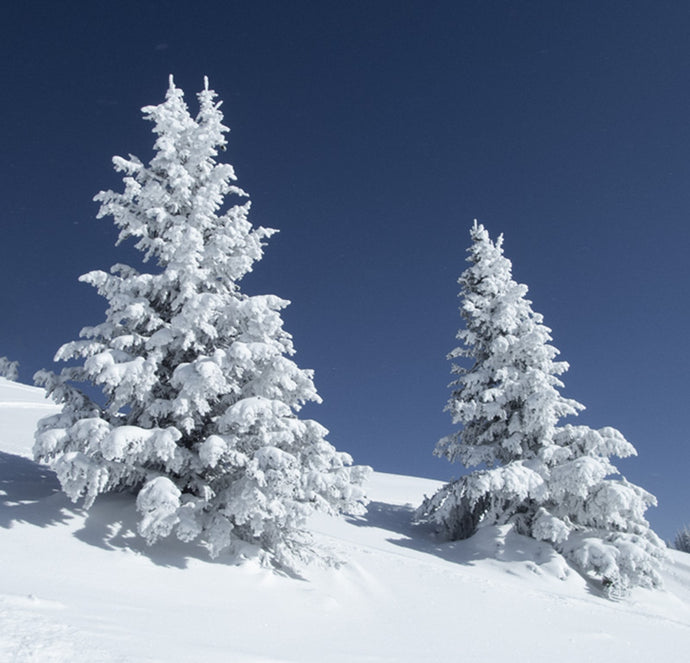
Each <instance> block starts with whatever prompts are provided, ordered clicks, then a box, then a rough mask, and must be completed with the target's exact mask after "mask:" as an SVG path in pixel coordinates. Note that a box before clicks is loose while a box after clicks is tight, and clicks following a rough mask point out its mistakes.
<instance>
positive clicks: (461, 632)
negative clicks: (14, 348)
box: [0, 378, 690, 663]
mask: <svg viewBox="0 0 690 663" xmlns="http://www.w3.org/2000/svg"><path fill="white" fill-rule="evenodd" d="M51 408H52V410H51ZM51 411H55V406H53V405H52V404H49V403H48V402H47V401H45V399H44V398H43V391H42V390H39V389H34V388H32V387H27V386H24V385H19V384H16V383H11V382H9V381H7V380H4V379H2V378H0V660H2V661H12V662H15V663H25V662H26V663H28V662H41V663H42V662H44V661H47V662H51V663H53V662H55V663H67V662H70V663H73V662H74V663H85V662H86V661H88V662H89V663H92V662H108V663H109V662H114V661H118V662H127V661H130V662H143V663H153V662H161V663H162V662H164V661H166V662H169V661H179V662H182V663H184V662H187V661H189V662H191V661H205V662H211V663H212V662H216V661H217V662H219V663H220V662H223V663H225V662H228V661H232V662H233V663H269V662H270V663H297V662H299V663H346V662H347V663H352V662H354V663H359V662H361V663H364V662H367V663H392V662H396V663H398V662H399V663H406V662H409V663H413V662H414V663H420V662H427V661H428V662H434V661H459V660H467V661H481V662H482V663H494V662H499V661H500V662H503V661H508V660H511V661H512V660H519V661H526V660H529V661H530V662H531V663H533V662H537V663H538V662H540V661H543V662H545V663H546V662H549V663H551V662H552V661H554V660H558V661H559V662H562V663H569V662H573V663H575V662H576V661H577V662H578V663H580V662H583V661H606V662H607V663H617V662H620V663H623V662H625V663H630V661H646V660H662V661H665V660H669V661H671V660H673V661H682V660H685V655H686V652H687V651H688V649H689V647H690V555H688V554H686V553H680V552H676V551H671V553H670V560H669V563H668V564H667V566H666V568H665V569H664V571H663V575H664V586H665V590H662V591H658V590H657V591H652V590H646V589H635V590H633V592H632V594H631V596H630V597H629V598H628V599H626V600H625V601H622V602H612V601H610V600H607V599H605V598H604V597H602V596H601V595H600V594H599V593H598V591H597V590H596V588H595V587H593V586H590V585H588V584H587V582H586V581H585V580H584V579H583V578H582V577H581V576H580V575H579V574H578V573H575V572H573V571H571V570H570V569H569V567H568V565H567V564H566V563H565V561H564V560H563V558H562V557H561V556H560V555H558V554H556V553H555V552H554V551H553V548H552V547H551V546H549V545H547V544H543V543H540V542H538V541H534V540H532V539H528V538H525V537H522V536H520V535H518V534H516V533H515V532H514V531H512V530H511V529H510V528H507V527H505V526H501V527H485V528H482V529H481V530H480V532H479V533H478V534H477V535H476V536H474V537H472V538H471V539H468V540H465V541H457V542H450V543H446V542H441V541H438V540H436V539H435V538H434V536H433V534H432V533H431V532H430V531H429V530H428V529H425V528H424V527H421V526H413V525H411V524H410V523H411V516H412V512H413V510H414V508H415V507H416V506H417V505H418V504H419V502H420V501H421V500H422V498H423V496H424V495H425V494H427V495H429V494H432V493H433V492H434V491H435V490H437V489H438V487H439V486H440V485H441V483H440V482H437V481H432V480H428V479H420V478H414V477H403V476H395V475H391V474H384V473H379V472H375V473H374V474H373V475H372V477H371V479H370V481H369V484H368V486H367V492H368V495H369V497H370V498H371V500H372V501H371V504H370V506H369V510H368V513H367V514H366V515H365V516H361V517H358V518H351V519H349V520H347V519H344V518H337V517H330V516H327V515H324V514H319V515H317V516H315V517H312V519H311V521H310V526H311V528H312V530H313V531H314V532H315V538H316V540H317V542H318V543H320V544H321V545H322V546H324V547H326V548H327V549H329V550H330V551H331V552H332V554H333V555H334V556H336V557H338V558H340V559H342V560H345V562H344V563H343V564H342V565H341V566H340V567H338V568H328V567H326V566H319V565H310V566H308V567H306V568H305V570H304V572H303V576H302V577H290V576H287V575H278V574H276V573H275V572H274V571H271V570H269V569H266V568H264V567H262V566H261V565H260V563H259V561H258V558H257V557H256V556H255V555H253V553H252V550H251V549H250V548H247V550H246V551H245V555H244V557H241V556H234V557H231V556H229V555H221V556H220V557H218V558H217V559H216V560H215V561H211V560H210V559H209V558H208V555H207V553H206V551H205V550H204V549H203V548H201V547H200V546H199V545H197V544H193V543H187V544H186V543H183V542H181V541H177V540H174V539H166V540H164V541H162V542H159V543H157V544H155V545H153V546H147V545H146V544H145V542H144V541H143V540H142V539H141V537H139V536H137V535H136V534H135V532H136V522H137V512H136V504H135V500H134V497H133V496H132V495H127V494H119V495H105V496H100V497H99V498H98V499H97V500H96V502H95V504H94V506H93V507H92V508H91V510H90V511H89V512H88V513H87V512H85V511H83V510H82V509H81V508H80V507H79V506H78V505H74V504H72V503H71V502H70V501H69V499H68V498H67V497H66V496H65V495H64V494H63V493H62V492H61V491H60V490H59V484H58V482H57V479H56V478H55V475H54V474H53V473H52V472H51V471H50V470H48V469H47V468H45V467H42V466H40V465H38V464H36V463H34V462H33V461H32V460H31V447H32V444H33V432H34V429H35V425H36V421H37V420H38V419H39V418H41V417H43V416H45V415H46V414H50V412H51ZM208 453H209V458H210V459H211V458H213V455H214V450H213V448H212V445H211V447H209V449H208ZM158 488H159V489H160V490H161V491H163V492H164V493H165V491H166V486H165V485H163V486H159V487H158Z"/></svg>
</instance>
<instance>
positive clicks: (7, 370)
mask: <svg viewBox="0 0 690 663" xmlns="http://www.w3.org/2000/svg"><path fill="white" fill-rule="evenodd" d="M0 377H2V378H6V379H7V380H16V379H17V378H18V377H19V362H18V361H10V360H9V359H8V358H7V357H0Z"/></svg>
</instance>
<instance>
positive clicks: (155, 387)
mask: <svg viewBox="0 0 690 663" xmlns="http://www.w3.org/2000/svg"><path fill="white" fill-rule="evenodd" d="M215 97H216V94H215V93H214V92H213V91H212V90H210V89H209V88H208V81H206V84H205V87H204V89H203V90H202V91H201V93H199V95H198V100H199V112H198V115H197V116H196V118H194V117H192V116H191V115H190V113H189V111H188V108H187V105H186V103H185V101H184V96H183V92H182V90H180V89H179V88H177V87H175V85H174V83H173V80H172V77H171V79H170V86H169V89H168V92H167V95H166V100H165V102H164V103H162V104H160V105H158V106H147V107H145V108H144V109H143V114H144V117H145V118H146V119H147V120H149V121H151V122H153V124H154V127H153V131H154V133H155V134H156V136H157V139H156V141H155V145H154V151H155V154H154V156H153V158H152V160H151V161H150V163H149V164H148V165H145V164H144V163H142V162H141V161H140V160H139V159H138V158H136V157H134V156H131V155H130V156H129V157H128V158H126V159H125V158H122V157H114V159H113V162H114V165H115V169H116V170H117V171H119V172H121V173H123V181H124V191H123V192H122V193H115V192H113V191H102V192H101V193H99V194H98V195H97V196H96V197H95V200H96V201H98V202H100V203H101V207H100V211H99V213H98V217H99V218H100V217H103V216H106V215H110V216H112V217H113V219H114V222H115V224H116V226H117V227H118V228H119V231H120V232H119V242H122V241H123V240H126V239H128V238H133V239H134V240H135V241H136V244H135V246H136V248H137V249H139V250H140V251H141V252H142V253H143V254H144V262H146V261H149V260H152V259H153V260H154V261H155V262H156V263H157V266H158V269H157V270H154V271H151V272H150V273H143V272H140V271H138V270H137V269H135V268H133V267H130V266H126V265H122V264H118V265H115V266H114V267H113V268H112V269H111V271H110V273H106V272H103V271H93V272H89V273H88V274H85V275H84V276H82V277H81V280H82V281H84V282H86V283H89V284H91V285H92V286H94V287H95V288H96V289H97V290H98V292H99V294H101V295H102V296H103V297H105V299H106V300H107V302H108V309H107V312H106V319H105V321H104V322H102V323H100V324H98V325H96V326H93V327H85V328H84V329H83V330H82V332H81V340H79V341H75V342H72V343H67V344H66V345H63V346H62V347H61V348H60V349H59V350H58V352H57V355H56V358H55V359H56V361H68V360H72V364H73V365H68V366H67V367H65V368H63V369H62V371H61V372H60V373H59V374H55V373H52V372H48V371H40V372H39V373H37V375H36V378H35V379H36V382H37V383H38V384H41V385H43V386H44V387H45V388H46V389H47V391H48V392H49V393H50V394H51V395H52V397H53V398H54V399H55V400H56V401H57V402H58V403H61V404H62V405H63V409H62V412H61V414H59V415H56V416H53V417H48V418H46V419H44V420H42V421H41V422H40V424H39V428H38V431H37V433H36V443H35V447H34V453H35V457H36V459H37V460H39V461H41V462H44V463H48V464H49V465H50V466H51V467H52V468H53V469H54V470H55V472H56V473H57V475H58V478H59V480H60V483H61V485H62V488H63V490H64V491H65V492H66V493H67V494H68V495H69V496H70V497H71V498H72V499H73V500H77V499H78V498H80V497H84V498H85V502H84V503H85V506H86V508H89V507H90V506H91V505H92V504H93V502H94V499H95V498H96V497H97V496H98V495H99V494H101V493H105V492H108V491H116V490H121V489H128V488H131V489H133V490H134V491H135V492H136V493H137V509H138V511H139V513H140V516H141V518H140V522H139V531H140V533H141V535H142V536H144V537H145V538H146V540H147V541H149V542H154V541H156V540H158V539H160V538H162V537H166V536H168V535H170V534H172V533H174V534H176V535H177V536H178V537H179V538H180V539H182V540H184V541H191V540H194V539H201V540H202V541H204V542H205V544H206V545H207V546H208V548H209V550H210V553H211V555H213V556H215V555H218V554H219V553H220V552H221V551H223V550H225V549H228V548H232V547H233V545H234V544H236V543H238V542H240V541H242V542H249V543H252V544H257V545H258V546H260V547H261V549H262V550H263V551H264V552H265V553H267V557H268V559H270V560H271V561H272V562H273V563H275V564H279V565H292V564H293V563H295V562H296V560H297V559H298V558H301V557H304V556H307V557H308V556H309V553H310V547H309V545H308V537H306V536H305V532H304V531H303V525H304V522H305V519H306V518H307V517H308V516H309V515H310V514H311V513H312V512H313V511H314V510H324V511H327V512H350V513H360V512H362V511H363V509H364V507H363V504H364V495H363V491H362V488H361V484H362V482H363V480H364V478H365V476H366V474H367V471H368V468H364V467H357V466H355V467H352V466H351V463H352V460H351V458H350V457H349V456H348V455H347V454H345V453H340V452H337V451H336V450H335V449H334V447H333V446H331V444H330V443H329V442H327V441H326V439H325V437H326V435H327V431H326V430H325V429H324V428H323V427H322V426H321V425H319V424H318V423H317V422H315V421H311V420H302V419H299V418H298V416H297V412H298V411H299V410H300V408H301V407H302V405H303V404H304V403H305V402H308V401H316V402H319V401H320V398H319V396H318V394H317V392H316V389H315V387H314V384H313V381H312V377H313V376H312V371H310V370H305V369H301V368H299V367H298V366H297V365H296V364H295V363H294V362H293V361H292V360H291V359H290V358H289V357H290V355H292V354H293V353H294V349H293V344H292V339H291V336H290V335H289V334H288V333H287V332H285V331H284V330H283V326H282V324H283V322H282V318H281V313H280V312H281V310H282V309H283V308H284V307H285V306H287V305H288V304H289V302H287V301H286V300H283V299H280V298H279V297H276V296H274V295H260V296H248V295H246V294H244V293H243V292H242V291H241V290H240V281H241V279H242V277H243V276H244V275H245V274H247V273H248V272H250V271H251V270H252V266H253V264H254V263H255V262H256V261H258V260H259V259H261V257H262V254H263V246H264V242H263V240H265V239H266V238H268V237H270V236H271V235H272V234H273V233H275V232H276V231H275V230H272V229H268V228H262V227H258V228H254V227H252V225H251V224H250V222H249V221H248V219H247V216H248V212H249V201H248V200H246V198H247V194H246V193H245V192H244V191H243V190H242V189H240V188H239V187H237V186H236V185H235V184H234V183H233V182H234V181H235V179H236V177H235V173H234V170H233V168H232V166H231V165H229V164H225V163H218V162H217V160H216V158H217V156H218V151H219V149H225V145H226V139H225V133H226V132H227V131H228V129H227V128H226V127H225V126H223V124H222V113H221V111H220V103H218V102H216V100H215ZM226 196H232V197H233V198H235V199H236V200H238V202H236V203H235V204H233V205H230V206H225V205H224V199H225V197H226ZM242 199H244V201H243V200H242ZM74 364H76V365H74ZM80 383H81V384H86V385H92V386H95V387H97V388H98V389H100V390H101V391H102V393H103V395H104V398H103V402H100V401H99V399H97V398H95V397H94V398H93V399H92V398H90V397H89V396H88V395H87V394H86V393H85V392H84V391H82V390H80V389H79V387H78V385H79V384H80Z"/></svg>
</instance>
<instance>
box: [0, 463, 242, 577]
mask: <svg viewBox="0 0 690 663" xmlns="http://www.w3.org/2000/svg"><path fill="white" fill-rule="evenodd" d="M75 518H76V519H81V520H82V523H83V524H82V527H81V528H79V529H77V530H76V531H75V532H74V537H76V538H77V539H78V540H80V541H82V542H83V543H85V544H88V545H90V546H95V547H97V548H102V549H104V550H121V551H129V552H132V553H135V554H139V555H143V556H145V557H148V558H149V559H150V560H151V561H152V562H153V563H154V564H156V565H158V566H169V567H176V568H180V569H182V568H186V567H187V565H188V563H189V560H190V559H199V560H202V561H204V562H206V563H215V564H224V565H228V566H237V565H239V564H241V563H242V562H243V561H245V560H246V559H247V558H249V557H253V556H254V553H255V551H254V549H253V547H251V546H248V547H247V548H246V549H243V550H242V551H241V552H240V553H237V554H231V553H227V554H223V555H221V556H219V557H218V558H217V559H215V560H214V559H211V557H210V556H209V554H208V551H207V550H206V548H204V547H203V546H202V545H200V544H195V543H184V542H183V541H179V540H178V539H176V538H174V537H172V536H171V537H169V538H168V539H165V540H163V541H161V542H159V543H156V544H153V545H151V546H149V545H148V544H147V543H146V541H145V540H144V539H143V538H142V537H141V536H139V534H138V533H137V528H136V522H137V513H136V503H135V497H134V495H133V494H131V493H126V492H123V493H114V494H106V495H101V496H99V497H98V499H97V500H96V502H95V504H94V505H93V506H92V507H91V509H89V510H88V511H85V510H84V509H83V508H81V506H80V505H79V504H74V503H73V502H71V501H70V499H69V498H68V497H67V496H66V495H65V494H64V493H63V492H62V490H61V488H60V483H59V481H58V479H57V477H56V476H55V473H54V472H53V471H52V470H50V469H49V468H47V467H45V466H44V465H40V464H39V463H36V462H34V461H32V460H30V459H28V458H24V457H22V456H16V455H14V454H9V453H5V452H2V451H0V528H4V529H10V528H12V527H13V526H14V525H15V524H17V523H26V524H29V525H35V526H37V527H49V526H54V525H66V524H68V523H70V522H71V521H74V519H75Z"/></svg>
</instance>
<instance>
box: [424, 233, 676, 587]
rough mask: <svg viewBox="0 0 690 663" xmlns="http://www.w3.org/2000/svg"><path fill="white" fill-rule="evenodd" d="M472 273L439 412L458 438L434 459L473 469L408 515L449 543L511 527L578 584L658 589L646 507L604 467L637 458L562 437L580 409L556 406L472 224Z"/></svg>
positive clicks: (552, 369) (504, 280)
mask: <svg viewBox="0 0 690 663" xmlns="http://www.w3.org/2000/svg"><path fill="white" fill-rule="evenodd" d="M471 236H472V246H471V247H470V249H469V258H468V262H469V263H470V267H469V268H468V269H467V270H465V272H463V274H462V276H461V277H460V279H459V283H460V285H461V286H462V290H461V292H460V297H461V298H462V305H461V308H460V310H461V314H462V317H463V319H464V321H465V328H464V329H461V330H460V331H459V332H458V339H459V340H460V341H462V345H461V346H459V347H458V348H456V349H455V350H453V351H452V352H451V353H450V354H449V359H451V360H456V359H458V358H468V359H469V360H470V362H471V365H470V366H469V367H468V368H466V367H463V366H460V365H457V364H453V369H452V370H453V373H454V374H455V375H457V376H458V377H457V379H456V380H455V381H454V382H453V383H452V385H451V386H452V387H453V392H452V395H451V397H450V399H449V401H448V405H447V408H446V409H447V410H448V411H450V413H451V415H452V418H453V423H455V424H461V426H462V428H461V429H460V430H459V431H457V432H456V433H453V434H452V435H449V436H447V437H445V438H443V439H441V440H440V441H439V443H438V444H437V446H436V451H435V453H436V454H437V455H439V456H443V457H446V458H448V459H449V460H450V461H458V460H459V461H461V462H462V463H463V464H464V465H465V466H466V467H469V468H471V467H477V466H478V465H483V466H484V467H483V469H478V470H475V471H473V472H471V473H470V474H468V475H465V476H463V477H461V478H460V479H459V480H457V481H454V482H451V483H449V484H447V485H445V486H443V487H442V488H441V489H440V490H439V491H438V492H437V493H436V494H435V495H433V496H432V497H429V498H427V499H426V500H425V501H424V503H423V504H422V505H421V506H420V507H419V509H418V511H417V518H418V519H419V520H421V521H427V522H431V523H434V524H435V525H436V526H437V527H438V528H439V529H440V530H441V531H442V532H443V534H444V535H445V536H446V537H447V538H449V539H461V538H467V537H469V536H471V535H472V534H473V533H474V532H475V531H476V529H477V527H480V526H482V525H488V524H507V523H510V524H512V525H514V526H515V527H516V529H517V530H518V531H519V532H520V533H522V534H525V535H527V536H531V537H533V538H536V539H539V540H543V541H549V542H551V543H552V544H553V545H554V547H555V548H556V549H557V550H558V551H559V552H561V553H563V554H564V556H565V557H566V558H567V559H568V560H569V561H570V563H571V564H573V565H574V566H575V567H576V568H578V569H579V570H580V571H581V572H582V573H583V574H585V575H591V576H595V577H598V578H599V579H600V580H601V581H602V583H603V584H604V585H605V586H607V587H611V588H614V589H615V591H619V592H625V591H627V589H628V588H630V587H632V586H636V585H641V586H658V585H659V584H660V577H659V573H658V568H659V560H660V559H661V558H663V556H664V552H663V544H662V542H661V541H660V539H659V538H658V537H657V536H656V534H654V532H653V531H652V530H651V529H650V528H649V524H648V523H647V521H646V520H645V519H644V515H643V514H644V512H645V510H646V508H647V507H648V506H650V505H653V504H655V503H656V502H655V499H654V497H653V496H652V495H650V494H649V493H647V492H646V491H644V490H642V489H641V488H639V487H638V486H635V485H633V484H631V483H629V482H627V481H626V480H625V479H623V478H620V479H609V478H607V477H609V476H611V475H615V474H617V470H616V468H615V467H614V466H613V465H612V464H611V462H610V460H609V458H610V457H611V456H618V457H626V456H630V455H633V454H635V449H634V448H633V446H632V445H631V444H630V443H629V442H627V440H625V438H624V437H623V436H622V435H621V433H620V432H619V431H617V430H615V429H613V428H603V429H601V430H599V431H596V430H592V429H590V428H587V427H586V426H569V425H568V426H559V425H558V424H559V421H560V420H561V419H562V418H563V417H566V416H569V415H576V414H578V412H579V411H580V410H582V409H584V406H583V405H581V404H580V403H578V402H577V401H574V400H572V399H567V398H564V397H563V396H562V395H561V394H560V391H559V389H561V388H562V387H563V383H562V382H561V380H560V379H559V377H558V376H560V375H562V374H563V373H564V372H565V371H566V370H567V368H568V365H567V363H565V362H558V361H555V358H556V356H557V355H558V350H557V349H556V348H555V347H553V346H552V345H551V344H550V341H551V335H550V334H551V330H550V329H549V328H548V327H546V326H545V325H543V324H542V316H541V315H540V314H539V313H536V312H534V311H533V310H532V306H531V302H530V301H529V300H528V299H526V298H525V295H526V294H527V286H525V285H522V284H519V283H516V282H515V281H514V280H513V278H512V265H511V263H510V261H509V260H508V259H507V258H506V257H505V256H504V255H503V247H502V243H503V240H502V237H499V239H498V241H497V242H493V241H492V240H491V239H490V237H489V234H488V232H487V231H486V229H485V228H484V227H483V226H482V225H479V224H477V223H476V222H475V224H474V226H473V228H472V231H471Z"/></svg>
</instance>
